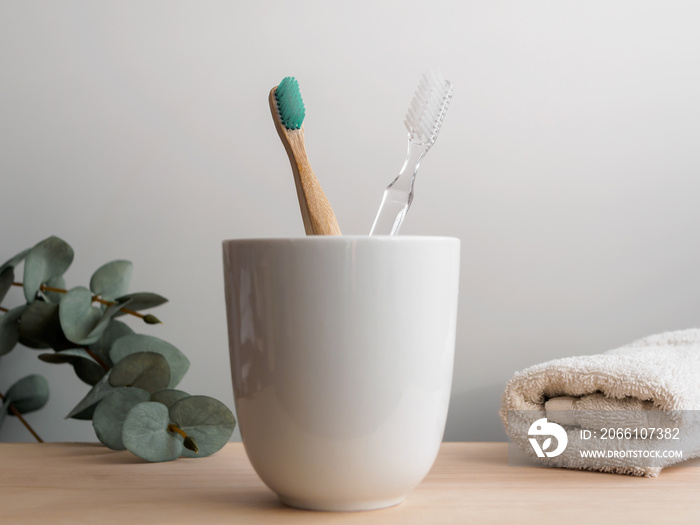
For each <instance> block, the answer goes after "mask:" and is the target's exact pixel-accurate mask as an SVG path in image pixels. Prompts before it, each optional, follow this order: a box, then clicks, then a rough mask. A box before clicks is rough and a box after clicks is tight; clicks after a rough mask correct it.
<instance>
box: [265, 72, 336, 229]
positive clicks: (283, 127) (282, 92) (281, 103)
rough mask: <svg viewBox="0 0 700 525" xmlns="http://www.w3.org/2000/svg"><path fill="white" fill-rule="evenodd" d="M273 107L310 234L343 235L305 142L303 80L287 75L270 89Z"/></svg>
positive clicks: (273, 116) (273, 118) (276, 123)
mask: <svg viewBox="0 0 700 525" xmlns="http://www.w3.org/2000/svg"><path fill="white" fill-rule="evenodd" d="M270 111H271V112H272V120H274V121H275V128H276V129H277V133H278V134H279V136H280V139H281V140H282V144H284V149H285V150H286V151H287V155H288V156H289V162H290V163H291V164H292V172H294V183H295V185H296V188H297V197H298V198H299V207H300V208H301V217H302V219H303V220H304V229H305V230H306V234H307V235H340V227H339V226H338V221H337V220H336V218H335V214H334V213H333V208H331V204H330V202H328V198H327V197H326V194H325V193H323V188H321V184H320V183H319V182H318V179H317V178H316V175H314V172H313V170H312V169H311V165H310V164H309V159H308V157H307V156H306V148H305V145H304V126H303V122H304V116H305V114H306V112H305V109H304V101H303V100H302V99H301V93H300V92H299V83H298V82H297V81H296V80H295V79H294V77H286V78H284V79H283V80H282V82H280V84H279V86H276V87H274V88H272V90H271V91H270Z"/></svg>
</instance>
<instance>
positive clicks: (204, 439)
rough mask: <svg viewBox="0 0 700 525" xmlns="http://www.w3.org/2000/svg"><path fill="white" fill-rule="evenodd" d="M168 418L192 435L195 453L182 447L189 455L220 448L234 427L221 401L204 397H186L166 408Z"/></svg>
mask: <svg viewBox="0 0 700 525" xmlns="http://www.w3.org/2000/svg"><path fill="white" fill-rule="evenodd" d="M170 419H171V420H172V421H173V423H175V424H176V425H177V426H178V427H180V428H181V429H182V430H184V431H185V433H186V434H187V435H188V436H190V437H192V438H194V441H195V442H196V443H197V447H198V448H199V451H198V452H196V453H195V452H194V451H191V450H187V449H185V450H183V453H182V455H183V456H185V457H189V458H202V457H206V456H209V455H211V454H213V453H214V452H217V451H218V450H220V449H221V448H222V447H223V446H224V445H225V444H226V443H227V442H228V440H229V439H231V434H233V429H234V428H236V418H235V417H233V414H232V413H231V411H230V410H229V408H228V407H227V406H226V405H224V404H223V403H222V402H221V401H219V400H217V399H214V398H213V397H208V396H190V397H186V398H183V399H180V400H179V401H177V402H175V403H174V404H173V405H172V406H171V407H170Z"/></svg>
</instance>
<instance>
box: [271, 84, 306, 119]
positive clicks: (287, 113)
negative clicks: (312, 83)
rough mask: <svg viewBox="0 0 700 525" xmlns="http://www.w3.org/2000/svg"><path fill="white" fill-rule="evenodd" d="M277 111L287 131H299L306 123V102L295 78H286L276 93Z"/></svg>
mask: <svg viewBox="0 0 700 525" xmlns="http://www.w3.org/2000/svg"><path fill="white" fill-rule="evenodd" d="M275 100H276V101H277V111H278V112H279V115H280V120H281V121H282V125H283V126H284V127H285V128H287V129H299V128H300V127H301V125H302V123H303V122H304V115H306V110H305V109H304V101H303V100H302V99H301V93H300V92H299V83H298V82H297V81H296V79H295V78H294V77H285V78H284V79H282V82H280V85H279V86H277V90H276V91H275Z"/></svg>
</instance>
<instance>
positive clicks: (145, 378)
mask: <svg viewBox="0 0 700 525" xmlns="http://www.w3.org/2000/svg"><path fill="white" fill-rule="evenodd" d="M127 337H129V336H127ZM122 339H123V338H122ZM120 340H121V339H120ZM169 381H170V367H169V366H168V361H167V360H166V359H165V357H163V356H162V355H161V354H157V353H155V352H138V353H136V354H130V355H127V356H126V357H124V359H121V360H120V361H118V362H116V364H115V365H114V368H112V373H111V375H110V378H109V384H110V385H112V386H134V387H137V388H143V389H144V390H145V391H146V392H157V391H158V390H163V389H164V388H165V387H167V386H168V382H169Z"/></svg>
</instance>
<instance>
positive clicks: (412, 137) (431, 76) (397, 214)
mask: <svg viewBox="0 0 700 525" xmlns="http://www.w3.org/2000/svg"><path fill="white" fill-rule="evenodd" d="M451 98H452V84H450V83H449V82H448V81H447V80H445V79H444V78H442V76H441V75H440V74H439V73H436V72H431V73H428V74H425V75H423V77H422V78H421V81H420V83H419V84H418V88H417V89H416V94H415V96H414V97H413V101H412V102H411V105H410V106H409V108H408V111H407V112H406V120H404V124H405V125H406V129H407V130H408V153H407V155H406V162H405V163H404V165H403V167H402V168H401V172H400V173H399V175H398V177H396V178H395V179H394V180H393V181H392V182H391V184H389V185H388V186H387V187H386V190H384V197H383V198H382V203H381V205H380V206H379V211H378V212H377V216H376V217H375V219H374V224H373V225H372V230H371V231H370V232H369V234H370V235H396V234H397V233H398V232H399V228H401V223H402V222H403V220H404V218H405V217H406V212H408V208H409V207H410V206H411V201H413V184H414V182H415V180H416V173H418V166H419V165H420V162H421V160H423V157H424V156H425V154H426V153H428V150H429V149H430V147H431V146H432V145H433V144H435V140H436V139H437V136H438V133H439V132H440V126H441V125H442V121H443V119H444V118H445V113H446V112H447V106H449V104H450V99H451Z"/></svg>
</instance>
